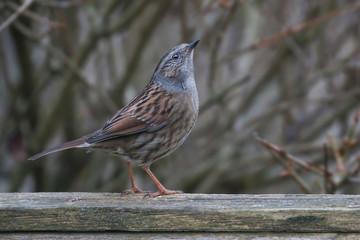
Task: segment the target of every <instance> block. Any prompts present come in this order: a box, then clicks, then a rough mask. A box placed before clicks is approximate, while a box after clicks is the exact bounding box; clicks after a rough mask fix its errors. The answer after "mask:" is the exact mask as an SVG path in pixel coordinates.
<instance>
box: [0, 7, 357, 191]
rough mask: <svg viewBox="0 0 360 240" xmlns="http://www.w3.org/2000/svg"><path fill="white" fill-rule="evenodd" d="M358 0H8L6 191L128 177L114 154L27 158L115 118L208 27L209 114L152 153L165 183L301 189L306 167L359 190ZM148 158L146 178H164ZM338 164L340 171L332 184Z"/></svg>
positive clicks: (2, 35) (1, 173) (84, 185)
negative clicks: (162, 63) (163, 151)
mask: <svg viewBox="0 0 360 240" xmlns="http://www.w3.org/2000/svg"><path fill="white" fill-rule="evenodd" d="M24 4H28V6H25V7H24ZM22 6H23V9H21V7H22ZM359 8H360V6H359V2H358V1H351V0H322V1H312V0H288V1H283V0H267V1H263V0H242V1H240V0H239V1H231V0H207V1H206V0H194V1H190V0H185V1H184V0H183V1H182V0H176V1H168V0H159V1H148V0H136V1H130V0H123V1H119V0H109V1H99V0H93V1H86V0H63V1H61V0H50V1H48V0H34V1H31V0H30V1H29V0H27V1H24V2H23V1H14V0H3V1H1V3H0V24H1V25H0V26H1V27H0V127H1V130H0V132H1V134H0V141H1V143H2V144H1V146H2V149H1V150H2V151H1V153H0V191H2V192H7V191H110V192H112V191H114V192H120V191H122V190H124V189H126V188H128V187H129V185H130V184H129V179H128V175H127V172H126V168H125V164H124V163H123V162H122V161H120V160H119V159H118V158H115V157H109V156H107V155H105V154H102V153H96V152H95V153H90V154H86V153H85V151H82V150H68V151H64V152H61V153H56V154H52V155H49V156H47V157H45V158H43V159H40V160H37V161H35V162H30V161H27V160H26V159H27V157H29V156H31V155H33V154H35V153H37V152H39V151H41V150H43V149H45V148H47V147H51V146H53V145H56V144H58V143H61V142H65V141H69V140H72V139H75V138H78V137H80V136H83V135H85V134H87V133H89V132H92V131H94V130H96V129H98V128H100V127H102V125H103V124H104V123H105V121H106V120H107V119H108V118H110V117H111V116H112V114H113V113H114V112H115V111H116V110H117V109H119V108H121V107H122V106H123V105H124V104H125V103H126V102H128V101H129V100H130V99H131V98H132V97H133V96H134V95H135V94H136V93H137V92H138V91H140V90H141V89H142V88H143V87H144V86H145V84H146V83H147V82H148V81H149V80H150V77H151V74H152V72H153V70H154V68H155V66H156V65H157V63H158V61H159V60H160V58H161V57H162V55H163V54H164V53H165V52H166V51H167V50H168V49H170V48H171V47H173V46H175V45H177V44H179V43H181V42H190V41H193V40H196V39H200V40H201V41H200V44H199V45H198V47H197V48H196V51H195V77H196V81H197V85H198V90H199V97H200V102H201V112H200V116H199V120H198V122H197V125H196V127H195V129H194V130H193V132H192V133H191V134H190V137H189V138H188V139H187V141H186V142H185V143H184V144H183V146H182V147H180V148H179V149H178V150H177V151H176V152H174V153H173V154H171V155H170V156H168V157H167V158H165V159H162V160H160V161H158V162H156V163H155V164H153V165H152V169H153V171H154V173H155V174H156V175H157V176H158V177H159V179H160V180H161V181H162V182H163V183H164V185H165V186H166V187H168V188H170V189H181V190H183V191H185V192H202V193H301V192H303V191H304V188H303V186H302V185H301V184H299V181H296V179H295V181H294V175H293V174H292V171H294V172H295V173H296V176H297V177H299V178H300V179H301V181H303V183H306V185H307V186H308V187H310V188H311V189H312V192H314V193H322V192H334V193H359V192H360V187H359V184H358V183H359V182H360V176H359V174H358V171H355V170H356V169H357V168H359V159H360V150H359V136H360V135H359V131H358V125H357V124H355V123H357V122H356V121H355V120H354V118H356V112H357V110H358V109H359V108H360V106H359V100H360V71H359V66H360V41H359V37H360V25H359V23H360V14H359ZM19 9H20V10H21V11H20V10H19ZM11 18H12V19H11ZM10 20H11V21H10ZM5 24H6V25H7V26H5ZM254 132H256V133H257V134H259V136H261V137H263V138H264V139H266V140H267V141H269V142H271V143H273V144H270V143H269V142H261V141H265V140H261V139H260V142H259V141H257V140H256V139H255V138H254V136H253V133H254ZM350 134H351V135H350ZM346 136H347V138H345V140H343V137H346ZM261 143H262V144H261ZM267 143H268V144H270V145H266V144H267ZM324 144H326V146H327V147H325V148H324ZM276 145H278V146H282V147H277V146H276ZM264 146H265V147H264ZM342 146H343V147H342ZM344 146H345V147H344ZM285 149H286V150H285ZM324 149H325V150H324ZM268 151H270V153H272V154H269V152H268ZM274 151H275V152H274ZM285 153H286V154H285ZM287 153H290V154H291V156H290V155H289V154H287ZM289 156H290V157H289ZM292 156H296V159H301V161H302V162H303V163H305V165H306V164H307V165H308V166H316V168H317V169H318V170H319V171H323V174H316V171H315V172H313V171H312V170H311V169H309V168H308V167H304V166H301V165H300V167H299V166H297V162H296V159H295V162H294V158H291V157H292ZM276 159H277V160H278V161H276ZM339 161H343V164H339ZM279 162H280V163H281V164H279ZM289 166H290V167H289ZM339 166H340V167H343V169H339ZM283 168H284V169H285V172H284V169H283ZM138 169H140V168H135V169H134V171H135V172H134V174H135V180H136V182H137V184H138V186H139V187H141V188H142V189H154V188H155V186H154V185H153V183H152V181H151V180H150V179H149V177H148V176H147V175H146V173H144V172H143V171H142V170H141V169H140V170H138ZM344 169H345V170H346V173H347V175H346V177H344V176H345V175H344V174H340V173H344ZM324 173H325V174H324ZM330 173H331V174H332V175H331V177H332V178H336V177H337V178H338V177H339V176H340V178H341V180H342V181H337V183H341V184H339V185H336V186H332V187H328V186H327V184H329V182H326V180H329V179H330V178H326V177H324V176H330ZM335 173H339V174H335ZM349 173H351V174H349ZM335 180H336V179H335ZM324 181H325V182H324ZM323 182H324V183H323ZM322 184H325V186H324V185H322ZM329 189H330V190H329ZM305 192H307V191H305Z"/></svg>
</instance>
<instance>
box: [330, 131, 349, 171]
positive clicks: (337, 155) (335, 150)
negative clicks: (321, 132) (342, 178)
mask: <svg viewBox="0 0 360 240" xmlns="http://www.w3.org/2000/svg"><path fill="white" fill-rule="evenodd" d="M327 139H328V141H329V144H330V146H331V149H332V152H333V154H334V156H335V159H336V164H337V168H338V170H339V171H340V172H341V173H345V172H347V171H346V168H345V166H344V158H343V157H342V156H341V155H340V151H339V148H338V146H337V144H336V143H335V140H334V137H333V135H332V134H331V133H328V134H327Z"/></svg>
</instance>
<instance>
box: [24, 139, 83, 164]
mask: <svg viewBox="0 0 360 240" xmlns="http://www.w3.org/2000/svg"><path fill="white" fill-rule="evenodd" d="M85 141H86V138H84V137H83V138H79V139H76V140H73V141H70V142H66V143H63V144H60V145H57V146H55V147H52V148H49V149H47V150H44V151H42V152H41V153H38V154H36V155H34V156H32V157H30V158H29V159H28V160H35V159H38V158H40V157H42V156H45V155H48V154H50V153H54V152H58V151H62V150H65V149H69V148H76V147H87V145H88V144H87V143H86V142H85Z"/></svg>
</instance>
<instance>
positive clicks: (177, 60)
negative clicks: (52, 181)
mask: <svg viewBox="0 0 360 240" xmlns="http://www.w3.org/2000/svg"><path fill="white" fill-rule="evenodd" d="M198 42H199V40H197V41H194V42H192V43H190V44H181V45H178V46H176V47H174V48H172V49H171V50H170V51H169V52H168V53H166V54H165V55H164V56H163V58H162V59H161V60H160V62H159V64H158V65H157V67H156V69H155V72H154V74H153V76H152V78H151V80H150V82H149V84H148V85H147V86H146V87H145V88H144V90H143V91H142V92H141V93H139V94H138V95H137V96H136V97H135V98H134V99H133V100H132V101H131V102H130V103H129V104H128V105H126V106H125V107H124V108H122V109H121V110H120V111H118V112H117V113H116V114H115V115H114V116H113V117H112V118H111V119H110V120H109V121H108V122H107V123H106V124H105V125H104V127H103V128H102V129H100V130H98V131H96V132H94V133H91V134H89V135H86V136H84V137H82V138H80V139H77V140H73V141H70V142H66V143H64V144H61V145H59V146H56V147H53V148H50V149H47V150H45V151H43V152H41V153H39V154H36V155H34V156H33V157H31V158H29V160H35V159H37V158H40V157H42V156H44V155H47V154H50V153H53V152H57V151H62V150H65V149H69V148H87V149H94V150H102V151H105V152H107V153H110V154H113V155H117V156H121V157H122V159H123V160H125V161H126V166H127V169H128V172H129V175H130V180H131V187H132V188H131V189H129V190H126V191H124V193H125V194H128V193H131V192H135V193H141V192H144V191H141V190H140V189H139V188H138V187H137V186H136V184H135V182H134V178H133V174H132V169H131V165H130V162H137V163H138V164H139V165H140V166H142V168H143V169H144V170H145V171H146V172H147V173H148V174H149V176H150V177H151V178H152V180H153V181H154V182H155V184H156V185H157V187H158V191H157V192H155V193H149V196H158V195H165V194H176V193H181V191H172V190H167V189H166V188H165V187H164V186H163V185H162V184H161V183H160V182H159V181H158V180H157V179H156V177H155V176H154V175H153V173H152V172H151V171H150V165H151V163H153V162H154V161H156V160H158V159H160V158H162V157H164V156H166V155H167V154H169V153H171V152H172V151H174V150H175V149H176V148H177V147H179V146H180V145H181V144H182V143H183V142H184V141H185V139H186V137H187V136H188V135H189V133H190V131H191V129H192V128H193V126H194V125H195V122H196V120H197V117H198V108H199V100H198V94H197V89H196V85H195V80H194V66H193V49H194V48H195V46H196V45H197V43H198Z"/></svg>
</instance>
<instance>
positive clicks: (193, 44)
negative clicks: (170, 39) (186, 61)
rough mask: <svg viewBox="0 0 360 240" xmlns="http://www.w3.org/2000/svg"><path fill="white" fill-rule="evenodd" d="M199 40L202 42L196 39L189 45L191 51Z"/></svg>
mask: <svg viewBox="0 0 360 240" xmlns="http://www.w3.org/2000/svg"><path fill="white" fill-rule="evenodd" d="M199 42H200V40H196V41H193V42H192V43H190V44H189V45H188V48H189V52H191V50H193V49H194V48H195V47H196V45H197V44H198V43H199Z"/></svg>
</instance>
